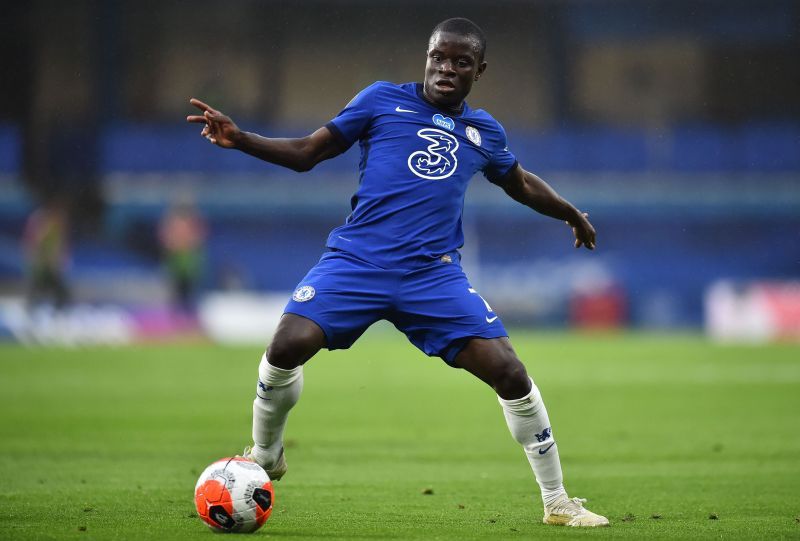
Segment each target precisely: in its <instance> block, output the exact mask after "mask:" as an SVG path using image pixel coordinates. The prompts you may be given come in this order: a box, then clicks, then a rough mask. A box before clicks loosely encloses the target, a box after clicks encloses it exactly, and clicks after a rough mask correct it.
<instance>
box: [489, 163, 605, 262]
mask: <svg viewBox="0 0 800 541" xmlns="http://www.w3.org/2000/svg"><path fill="white" fill-rule="evenodd" d="M502 187H503V190H505V192H506V193H507V194H508V195H509V196H510V197H511V198H512V199H514V200H515V201H518V202H520V203H522V204H523V205H526V206H528V207H530V208H532V209H533V210H535V211H536V212H539V213H540V214H544V215H546V216H550V217H552V218H557V219H559V220H564V221H565V222H567V225H569V226H570V227H572V232H573V234H574V235H575V248H580V247H581V246H585V247H586V248H588V249H589V250H594V246H595V231H594V227H592V224H591V223H590V222H589V215H588V214H587V213H585V212H581V211H579V210H578V209H576V208H575V207H574V206H573V205H572V203H570V202H569V201H567V200H566V199H564V198H563V197H561V196H560V195H558V193H556V191H555V190H554V189H553V188H551V187H550V185H549V184H547V183H546V182H545V181H544V180H542V179H540V178H539V177H537V176H536V175H534V174H533V173H531V172H529V171H526V170H525V169H523V168H522V167H521V166H520V165H516V166H515V167H514V169H512V170H511V171H509V172H508V173H507V174H506V176H505V177H504V178H503V182H502Z"/></svg>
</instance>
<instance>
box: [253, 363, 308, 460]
mask: <svg viewBox="0 0 800 541" xmlns="http://www.w3.org/2000/svg"><path fill="white" fill-rule="evenodd" d="M302 390H303V367H302V366H298V367H297V368H295V369H293V370H284V369H282V368H278V367H275V366H272V365H271V364H269V363H268V362H267V354H266V353H265V354H264V355H263V356H262V357H261V363H260V364H259V365H258V387H256V398H255V400H253V443H254V444H255V445H253V449H252V451H251V453H252V455H253V458H254V459H255V461H256V462H258V463H259V464H260V465H261V466H262V467H270V466H273V465H274V464H275V462H276V461H277V460H278V457H279V456H280V453H281V447H282V446H283V429H284V427H285V426H286V418H287V417H288V415H289V410H291V409H292V407H293V406H294V405H295V404H296V403H297V400H298V399H299V398H300V392H301V391H302Z"/></svg>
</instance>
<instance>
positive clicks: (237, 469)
mask: <svg viewBox="0 0 800 541" xmlns="http://www.w3.org/2000/svg"><path fill="white" fill-rule="evenodd" d="M274 501H275V492H274V491H273V489H272V481H270V479H269V476H268V475H267V472H265V471H264V470H263V468H261V466H259V465H258V464H256V463H255V462H253V461H251V460H247V459H246V458H242V457H239V456H236V457H231V458H222V459H220V460H217V461H216V462H214V463H213V464H211V465H210V466H209V467H208V468H206V469H205V471H203V473H202V474H200V478H199V479H198V480H197V485H195V487H194V505H195V507H196V508H197V514H198V515H200V518H202V519H203V521H205V523H206V524H207V525H208V527H209V528H211V529H212V530H214V531H215V532H242V533H246V532H254V531H256V530H257V529H259V528H260V527H261V526H263V525H264V523H265V522H266V521H267V519H268V518H269V515H270V513H272V504H273V502H274Z"/></svg>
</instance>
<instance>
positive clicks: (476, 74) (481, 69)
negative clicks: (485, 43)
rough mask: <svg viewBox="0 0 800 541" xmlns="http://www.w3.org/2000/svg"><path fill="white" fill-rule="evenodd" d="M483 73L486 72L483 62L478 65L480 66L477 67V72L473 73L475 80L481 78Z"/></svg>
mask: <svg viewBox="0 0 800 541" xmlns="http://www.w3.org/2000/svg"><path fill="white" fill-rule="evenodd" d="M484 71H486V62H485V61H484V62H481V63H480V65H479V66H478V70H477V71H476V72H475V80H476V81H477V80H478V79H480V78H481V75H483V72H484Z"/></svg>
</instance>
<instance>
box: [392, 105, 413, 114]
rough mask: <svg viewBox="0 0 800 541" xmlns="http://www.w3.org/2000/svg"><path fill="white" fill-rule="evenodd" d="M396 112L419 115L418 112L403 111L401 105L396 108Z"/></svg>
mask: <svg viewBox="0 0 800 541" xmlns="http://www.w3.org/2000/svg"><path fill="white" fill-rule="evenodd" d="M394 110H395V111H397V112H398V113H414V114H417V112H416V111H412V110H411V109H403V108H402V107H400V106H399V105H398V106H397V107H395V108H394Z"/></svg>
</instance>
